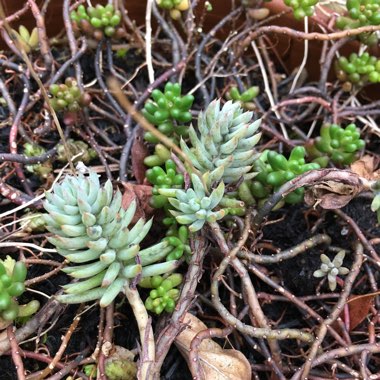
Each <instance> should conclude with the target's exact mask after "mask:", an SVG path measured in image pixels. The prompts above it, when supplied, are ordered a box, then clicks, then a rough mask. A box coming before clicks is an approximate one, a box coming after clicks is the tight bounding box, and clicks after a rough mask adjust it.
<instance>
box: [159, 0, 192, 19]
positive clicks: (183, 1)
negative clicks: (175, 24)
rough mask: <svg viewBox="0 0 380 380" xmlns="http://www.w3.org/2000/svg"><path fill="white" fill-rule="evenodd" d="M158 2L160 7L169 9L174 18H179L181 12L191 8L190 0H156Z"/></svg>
mask: <svg viewBox="0 0 380 380" xmlns="http://www.w3.org/2000/svg"><path fill="white" fill-rule="evenodd" d="M156 3H157V5H158V6H159V7H160V8H162V9H167V10H169V12H170V17H171V18H172V19H173V20H179V19H180V18H181V12H184V11H187V10H188V9H189V8H190V0H156Z"/></svg>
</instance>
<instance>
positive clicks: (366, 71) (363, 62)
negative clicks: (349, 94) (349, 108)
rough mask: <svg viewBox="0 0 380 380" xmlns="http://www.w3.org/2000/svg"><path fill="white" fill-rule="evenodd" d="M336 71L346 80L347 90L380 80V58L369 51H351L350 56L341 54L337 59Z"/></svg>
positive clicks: (344, 87) (340, 78) (343, 80)
mask: <svg viewBox="0 0 380 380" xmlns="http://www.w3.org/2000/svg"><path fill="white" fill-rule="evenodd" d="M335 71H336V75H337V77H338V79H339V80H340V81H342V82H344V84H343V87H342V88H343V89H344V90H345V91H351V89H353V88H358V87H363V86H365V85H366V84H368V83H379V82H380V60H379V59H378V58H377V57H376V56H373V55H371V56H370V55H369V54H368V53H367V52H364V53H363V54H361V55H358V54H356V53H351V54H350V56H349V57H348V58H346V57H345V56H340V57H339V59H338V60H337V61H335Z"/></svg>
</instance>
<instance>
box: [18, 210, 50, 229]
mask: <svg viewBox="0 0 380 380" xmlns="http://www.w3.org/2000/svg"><path fill="white" fill-rule="evenodd" d="M43 215H44V214H42V213H40V212H29V213H27V214H25V215H24V216H23V218H22V219H21V220H20V227H21V229H22V230H23V231H25V232H29V233H31V232H44V231H46V229H45V226H46V222H45V219H44V216H43Z"/></svg>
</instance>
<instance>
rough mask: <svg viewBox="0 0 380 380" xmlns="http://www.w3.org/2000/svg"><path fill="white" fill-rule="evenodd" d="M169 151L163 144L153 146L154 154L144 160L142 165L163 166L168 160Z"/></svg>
mask: <svg viewBox="0 0 380 380" xmlns="http://www.w3.org/2000/svg"><path fill="white" fill-rule="evenodd" d="M170 156H171V153H170V150H169V149H168V148H167V147H166V146H165V145H163V144H156V145H155V146H154V153H153V154H151V155H150V156H147V157H145V158H144V164H145V165H146V166H149V167H154V166H161V165H164V164H165V162H166V161H167V160H169V159H170Z"/></svg>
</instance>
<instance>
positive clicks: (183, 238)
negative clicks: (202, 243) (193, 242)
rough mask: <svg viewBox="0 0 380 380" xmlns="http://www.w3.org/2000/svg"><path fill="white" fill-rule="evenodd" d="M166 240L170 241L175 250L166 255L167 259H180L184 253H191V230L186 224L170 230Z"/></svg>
mask: <svg viewBox="0 0 380 380" xmlns="http://www.w3.org/2000/svg"><path fill="white" fill-rule="evenodd" d="M169 233H170V236H167V237H166V238H164V239H163V240H164V241H167V242H169V244H170V245H171V246H172V247H173V250H172V251H171V252H170V253H169V254H168V255H167V256H166V261H170V260H178V259H180V258H181V257H182V256H183V255H184V254H186V255H190V254H191V248H190V245H189V230H188V228H187V227H186V226H180V227H179V228H178V229H176V230H175V231H174V230H169V231H168V233H167V235H169Z"/></svg>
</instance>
